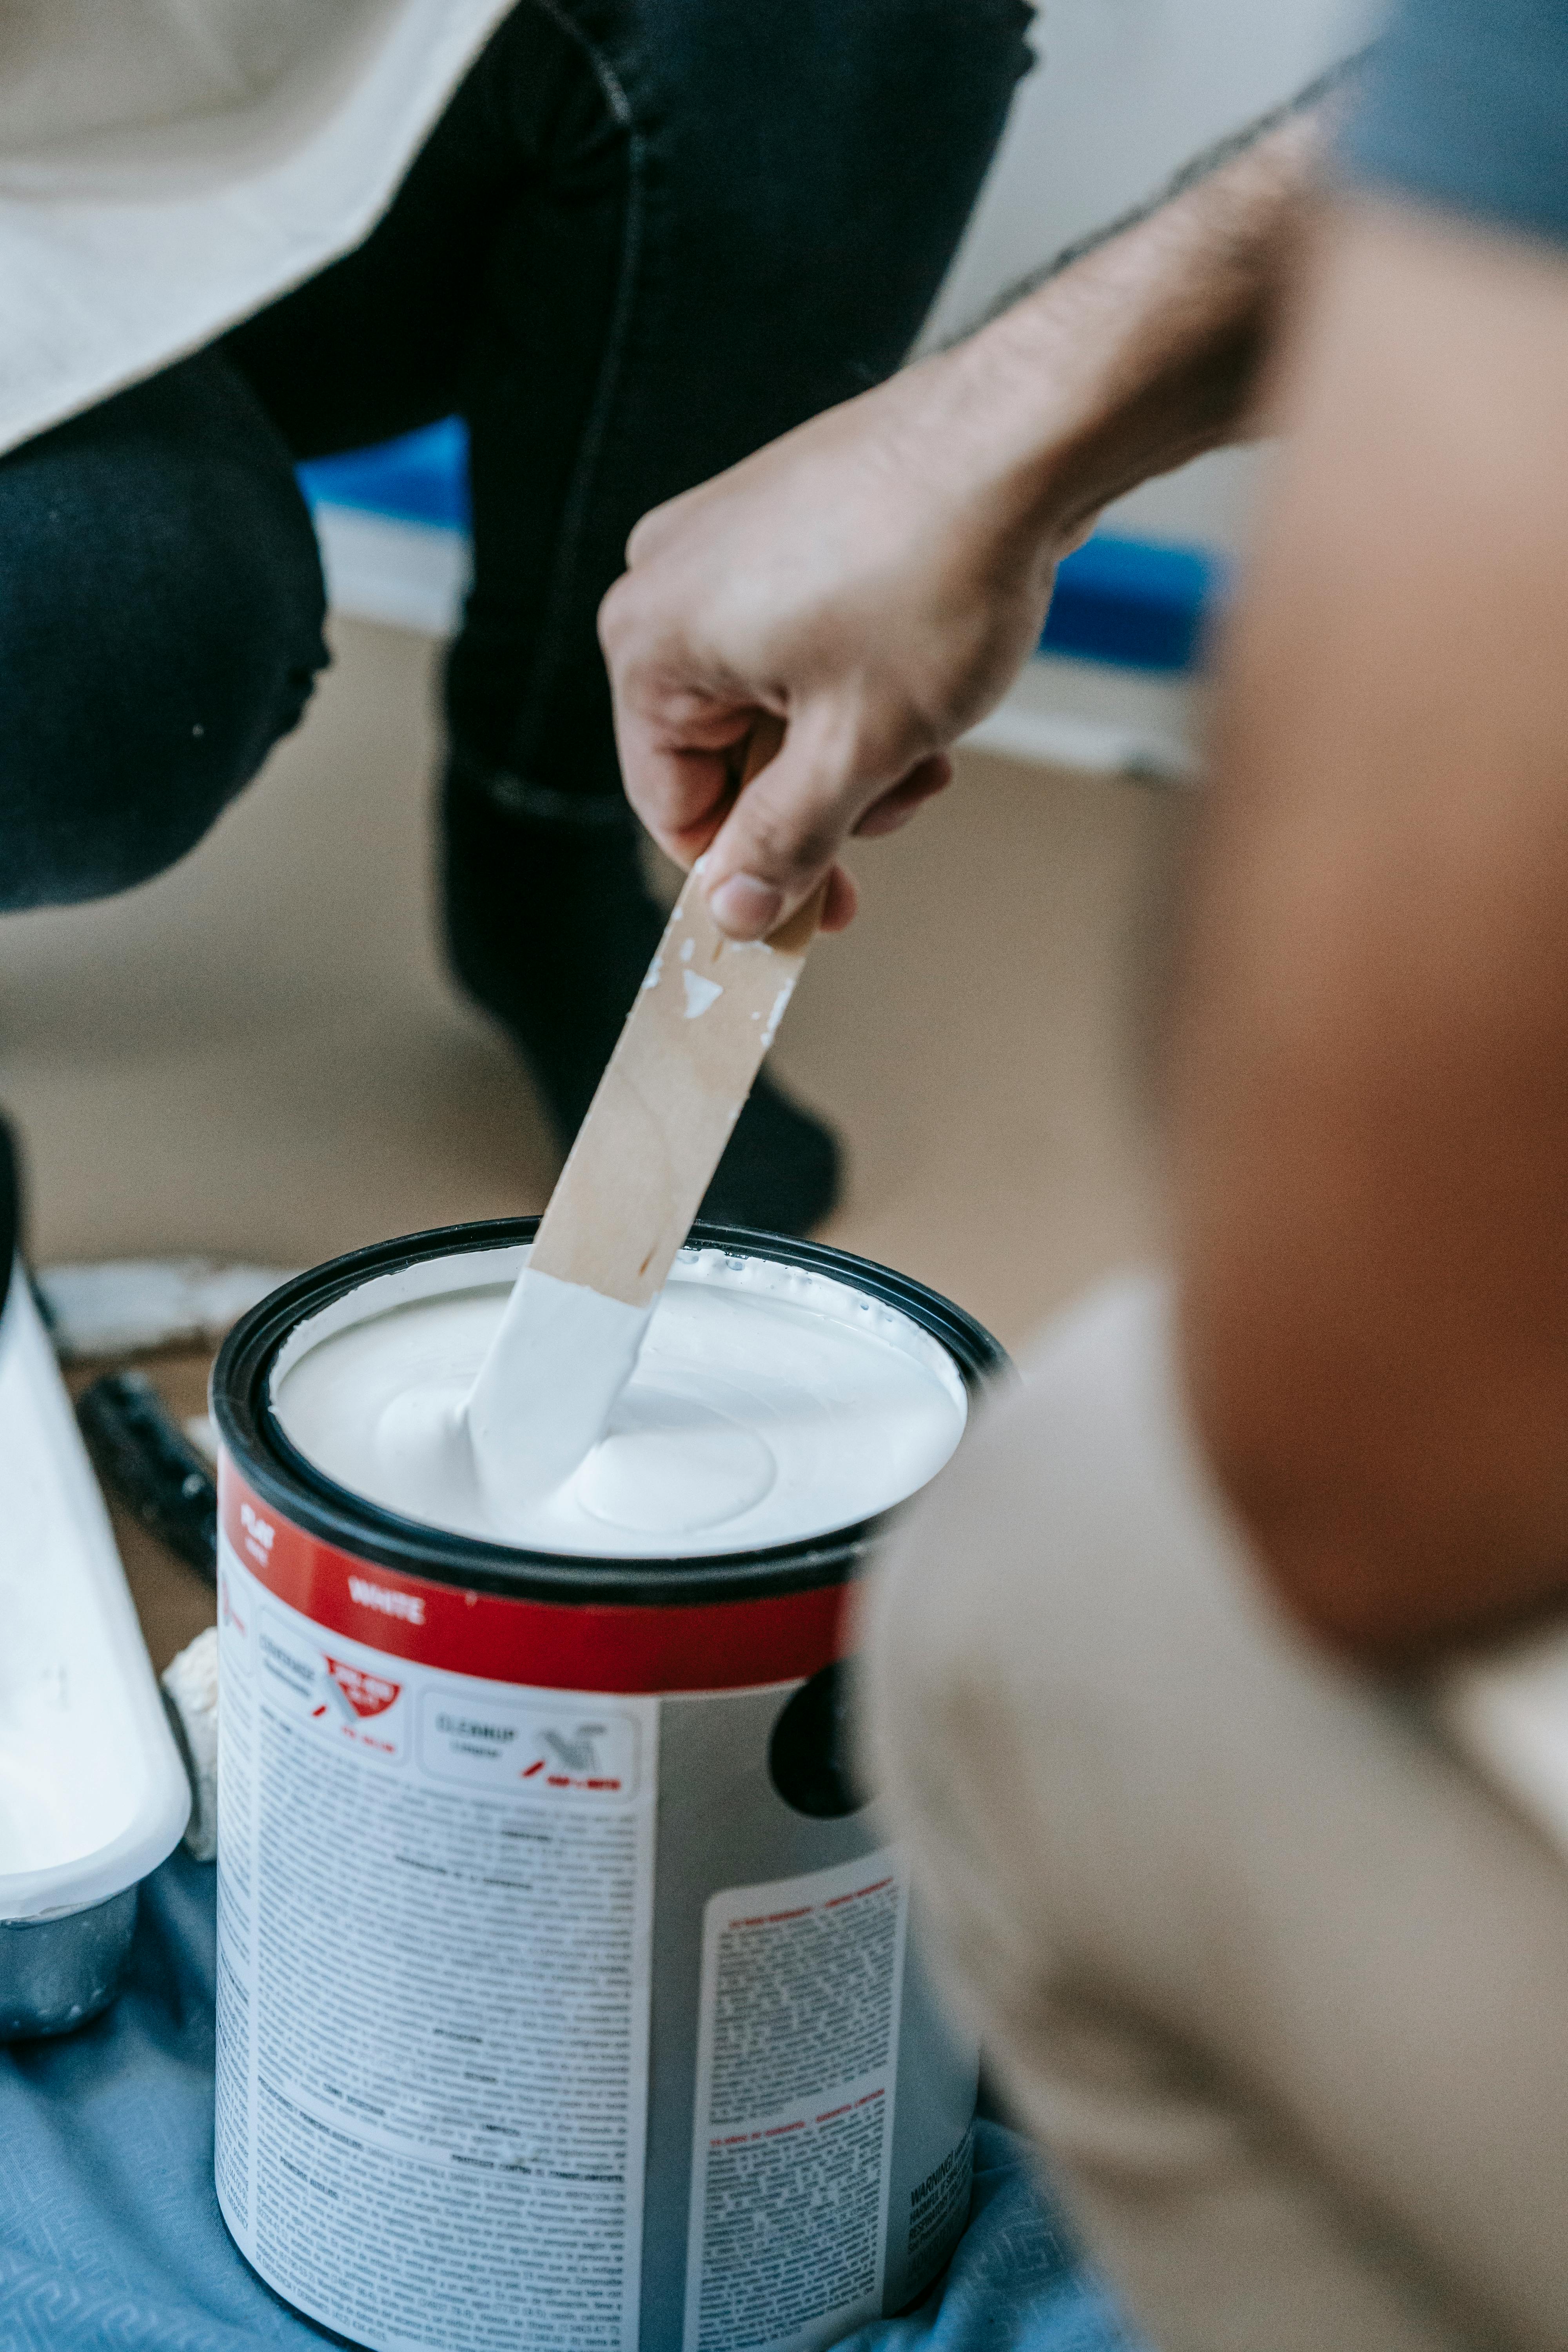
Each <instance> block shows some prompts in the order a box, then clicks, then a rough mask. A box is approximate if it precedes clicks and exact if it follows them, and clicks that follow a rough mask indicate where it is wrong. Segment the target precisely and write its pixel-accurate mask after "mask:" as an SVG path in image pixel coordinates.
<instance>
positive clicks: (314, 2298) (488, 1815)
mask: <svg viewBox="0 0 1568 2352" xmlns="http://www.w3.org/2000/svg"><path fill="white" fill-rule="evenodd" d="M220 1573H221V1592H220V1605H219V1616H220V1621H221V1626H222V1632H221V1641H222V1643H223V1647H224V1662H223V1663H224V1675H223V1701H222V1706H221V1708H220V1713H219V1724H220V1752H219V1766H218V1789H219V1848H218V1863H219V1877H218V2107H217V2182H218V2199H219V2202H220V2204H221V2206H222V2208H223V2213H224V2218H225V2220H226V2222H227V2224H228V2227H229V2229H230V2230H231V2231H232V2232H233V2234H234V2236H235V2238H236V2240H237V2242H238V2244H239V2246H240V2248H241V2250H242V2252H244V2253H245V2254H246V2255H247V2258H248V2259H249V2260H250V2261H251V2262H252V2263H254V2264H255V2266H256V2268H257V2269H258V2271H259V2272H260V2273H261V2275H262V2276H263V2278H265V2279H266V2280H267V2282H268V2284H269V2285H270V2286H272V2287H274V2288H276V2289H277V2291H278V2292H279V2294H282V2295H283V2296H285V2297H286V2299H287V2300H288V2301H289V2303H291V2304H293V2305H295V2306H296V2307H297V2308H298V2309H299V2310H300V2311H302V2312H304V2313H305V2314H306V2315H307V2316H308V2317H309V2318H311V2319H314V2320H317V2321H320V2322H321V2324H322V2325H323V2326H327V2327H329V2328H332V2329H335V2330H336V2331H337V2332H338V2333H339V2334H340V2335H342V2336H348V2337H350V2338H351V2339H352V2340H353V2342H355V2343H358V2344H363V2345H368V2346H371V2347H374V2352H494V2347H497V2346H500V2345H505V2346H506V2347H508V2352H563V2347H568V2346H569V2347H571V2352H636V2347H637V2323H638V2301H639V2284H640V2272H641V2260H642V2241H641V2217H642V2204H643V2172H644V2142H645V2137H646V2129H647V2034H648V1980H649V1970H648V1951H649V1946H650V1938H651V1932H652V1910H653V1853H654V1822H655V1812H654V1807H655V1795H656V1778H657V1775H656V1767H657V1739H658V1706H657V1702H655V1701H653V1700H649V1699H644V1698H637V1697H626V1696H613V1697H605V1696H595V1694H593V1693H587V1694H584V1693H579V1692H574V1691H552V1690H521V1689H519V1688H518V1687H516V1686H515V1685H508V1684H497V1683H492V1682H489V1681H485V1680H482V1679H480V1678H479V1677H478V1676H470V1675H454V1674H450V1673H446V1672H437V1671H435V1670H433V1669H431V1668H428V1667H426V1666H422V1665H419V1664H416V1663H414V1662H412V1661H410V1660H409V1659H406V1658H398V1657H393V1656H389V1655H387V1654H384V1653H381V1652H378V1651H375V1650H372V1649H369V1648H367V1647H366V1646H365V1645H364V1644H363V1643H360V1642H356V1641H354V1640H353V1639H351V1638H350V1637H349V1636H347V1635H343V1634H337V1633H328V1632H325V1631H323V1630H322V1629H321V1628H319V1627H317V1626H314V1625H312V1624H311V1623H310V1621H309V1620H308V1619H306V1618H304V1617H302V1616H300V1614H299V1613H298V1612H296V1611H295V1610H292V1609H289V1608H288V1607H286V1606H285V1605H284V1603H282V1602H281V1601H278V1600H276V1599H275V1598H274V1597H273V1596H272V1595H271V1594H269V1593H268V1592H266V1591H263V1589H262V1588H261V1586H260V1585H259V1584H258V1582H257V1581H256V1580H254V1579H253V1578H252V1577H251V1576H250V1575H249V1574H248V1573H247V1570H245V1569H244V1568H243V1567H242V1566H241V1565H240V1563H239V1560H238V1559H237V1557H236V1554H235V1552H234V1551H233V1549H231V1548H230V1547H229V1546H228V1545H227V1544H224V1545H222V1546H221V1547H220ZM263 1824H265V1830H264V1829H263Z"/></svg>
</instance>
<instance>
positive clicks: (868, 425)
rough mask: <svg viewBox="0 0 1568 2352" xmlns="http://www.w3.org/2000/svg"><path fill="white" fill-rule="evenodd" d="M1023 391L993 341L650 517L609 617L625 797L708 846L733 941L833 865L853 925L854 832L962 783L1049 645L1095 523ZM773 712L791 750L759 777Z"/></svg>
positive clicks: (931, 364)
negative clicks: (1055, 471)
mask: <svg viewBox="0 0 1568 2352" xmlns="http://www.w3.org/2000/svg"><path fill="white" fill-rule="evenodd" d="M1009 394H1010V386H1009V384H1008V383H1007V380H1006V375H1005V368H1004V367H1003V365H1002V364H1001V362H1000V361H999V359H998V357H997V355H996V353H995V352H994V350H993V349H992V348H991V347H990V346H989V345H987V343H986V341H985V338H984V337H980V338H976V339H975V341H973V343H971V344H968V345H964V346H962V347H960V349H959V350H957V351H953V352H944V353H942V354H941V355H940V356H938V357H937V358H935V359H931V360H927V361H924V362H921V363H920V364H918V365H917V366H914V367H910V368H908V369H906V370H905V371H904V372H903V373H901V374H900V375H898V376H895V377H894V378H892V379H891V380H890V381H889V383H884V384H881V385H879V386H878V387H877V388H876V390H874V391H872V392H869V393H866V394H862V395H861V396H860V397H859V398H858V399H856V400H852V401H848V402H846V403H845V404H844V405H843V406H841V407H838V408H835V409H830V410H828V411H827V412H826V414H825V415H821V416H817V417H815V418H813V419H812V420H811V421H810V422H809V423H808V424H806V425H801V426H799V427H798V428H797V429H796V430H795V432H793V433H789V434H786V435H785V436H784V437H783V438H782V439H781V440H778V441H775V442H773V443H772V444H771V445H770V446H768V447H766V448H764V449H761V450H759V451H758V452H757V453H756V454H755V455H754V456H753V457H748V458H746V459H745V460H744V461H743V462H742V464H740V465H738V466H734V467H731V469H730V470H729V472H728V473H724V474H721V475H719V476H718V477H717V478H715V479H714V480H712V481H710V482H705V483H703V484H702V485H701V486H700V488H696V489H694V490H689V491H688V492H686V493H685V495H684V496H682V497H680V498H677V499H671V500H670V501H669V502H668V504H667V505H665V506H662V507H658V508H656V509H654V511H653V512H652V513H651V514H648V515H645V516H644V518H643V520H641V522H639V523H638V525H637V529H636V530H635V531H634V532H633V533H632V537H631V541H630V544H629V547H628V550H627V562H628V566H629V568H628V570H627V571H626V573H625V574H624V576H623V577H622V578H621V579H620V580H619V581H618V582H617V583H616V585H615V587H613V588H612V589H611V591H610V593H609V594H608V595H607V596H606V598H605V603H604V605H603V607H602V608H601V613H600V623H599V626H600V635H601V638H602V641H603V644H604V647H605V656H606V660H607V662H608V665H609V672H610V680H611V687H612V690H613V693H614V697H615V706H616V735H617V738H618V740H619V744H620V752H621V762H622V769H623V772H624V774H625V778H626V791H627V793H628V795H629V797H630V799H631V802H632V804H633V806H634V807H635V808H636V809H637V814H638V815H639V816H640V817H641V818H642V820H643V822H644V824H647V827H648V830H649V831H650V832H651V833H652V834H653V835H654V837H655V839H656V840H657V841H658V843H659V844H660V845H661V847H663V848H664V849H665V850H667V851H668V854H669V855H670V856H672V857H674V858H675V859H676V860H677V861H678V862H679V864H681V865H684V866H689V865H690V864H691V863H692V862H693V861H694V859H695V858H696V857H697V856H699V855H701V854H702V853H704V852H705V853H706V863H705V877H706V884H707V893H708V898H709V903H710V907H711V908H712V910H713V913H714V916H715V919H717V921H718V922H719V923H720V925H721V928H722V929H725V930H727V931H729V932H730V933H731V935H732V936H733V937H735V938H737V939H755V938H761V937H763V936H765V935H766V934H767V933H768V932H770V931H772V930H773V929H775V928H776V926H777V925H778V924H779V923H780V922H782V921H783V920H784V919H785V918H786V917H787V916H789V915H790V914H791V913H792V912H793V911H794V910H795V908H796V907H798V906H799V905H800V904H801V903H802V902H803V901H804V900H805V898H808V897H809V896H810V894H811V893H812V892H813V891H814V890H815V889H816V887H818V885H819V884H820V883H821V882H822V881H823V880H824V878H825V877H826V880H827V895H826V904H825V908H824V913H823V928H824V929H828V930H835V929H842V927H843V926H844V925H845V924H846V923H847V922H848V921H849V920H850V919H851V917H852V916H853V914H854V911H855V887H854V884H853V883H852V882H851V880H850V878H849V877H848V876H847V874H846V873H845V872H844V870H843V868H842V867H840V866H837V864H836V862H835V861H836V857H837V852H838V850H839V848H840V847H841V846H842V845H843V843H844V841H845V839H846V837H847V835H850V834H858V835H862V836H866V835H879V834H886V833H891V832H893V831H895V830H896V829H897V828H898V827H899V826H900V825H901V824H905V823H906V822H907V821H908V819H909V818H910V816H911V815H912V814H914V812H915V810H916V809H917V808H918V807H919V806H920V804H921V802H922V801H925V800H927V799H929V798H930V797H931V794H932V793H937V792H940V791H941V790H942V787H943V785H945V784H946V783H947V782H948V781H949V779H950V776H951V773H952V769H951V763H950V761H949V760H948V757H947V753H948V749H949V747H950V746H951V744H952V742H953V741H954V740H955V739H956V738H957V737H958V736H959V735H961V734H963V732H964V730H966V729H967V728H969V727H971V726H973V724H974V722H975V721H976V719H980V718H981V717H982V716H983V715H984V712H985V711H986V710H987V709H990V708H991V706H992V705H993V704H994V702H995V701H997V700H998V699H999V698H1000V697H1001V695H1002V694H1003V692H1004V691H1005V688H1006V687H1007V685H1008V683H1009V681H1010V680H1011V678H1012V677H1013V675H1014V673H1015V672H1016V669H1017V668H1018V667H1019V666H1020V664H1021V663H1022V662H1023V661H1024V660H1025V659H1026V657H1027V656H1028V654H1029V653H1030V652H1031V650H1032V648H1033V646H1034V645H1035V643H1036V640H1037V637H1038V635H1039V632H1040V628H1041V625H1042V623H1043V621H1044V618H1045V613H1046V607H1047V603H1048V601H1049V596H1050V586H1051V580H1052V575H1053V572H1054V567H1055V562H1056V560H1057V558H1058V556H1059V555H1060V554H1061V553H1062V552H1064V551H1065V549H1066V547H1067V546H1068V544H1070V543H1071V542H1072V540H1073V539H1074V538H1076V537H1078V536H1081V533H1082V530H1083V529H1084V528H1086V527H1087V517H1085V516H1083V515H1082V514H1081V513H1080V514H1079V516H1077V517H1076V518H1075V519H1074V520H1073V522H1072V525H1071V527H1070V529H1068V530H1065V531H1064V529H1063V528H1062V525H1061V519H1060V518H1059V517H1057V518H1051V517H1049V516H1048V515H1047V514H1046V513H1044V512H1043V502H1042V499H1041V497H1040V495H1039V487H1038V484H1039V476H1040V471H1041V468H1040V467H1039V464H1038V460H1037V452H1036V448H1035V446H1032V445H1033V443H1034V442H1035V440H1036V439H1037V425H1032V431H1031V434H1030V436H1028V439H1029V442H1030V444H1031V446H1028V447H1027V448H1026V446H1025V439H1026V436H1023V435H1022V434H1014V433H1013V432H1011V431H1010V430H1009V416H1008V409H1009ZM1030 405H1031V407H1032V409H1033V411H1034V412H1035V414H1036V417H1037V412H1038V408H1039V397H1038V389H1037V385H1036V386H1033V387H1031V393H1030ZM1048 503H1049V502H1048V501H1045V502H1044V505H1045V506H1047V507H1048ZM1053 521H1054V522H1055V524H1056V527H1055V528H1053ZM764 712H772V713H773V714H774V715H775V716H776V717H777V718H778V719H782V720H783V721H784V742H783V746H782V748H781V750H780V751H778V753H777V754H776V756H775V757H774V758H773V761H771V762H770V763H769V765H768V766H767V767H766V768H765V769H763V772H761V774H760V775H758V777H757V778H756V779H755V781H754V782H752V783H750V784H748V785H747V786H746V788H745V790H744V791H743V792H742V791H741V790H740V788H739V783H738V776H739V768H740V758H741V754H742V751H743V748H744V744H745V741H746V739H747V737H748V736H749V735H750V733H751V730H752V727H753V726H754V724H755V723H756V720H757V719H758V717H759V715H760V714H762V713H764Z"/></svg>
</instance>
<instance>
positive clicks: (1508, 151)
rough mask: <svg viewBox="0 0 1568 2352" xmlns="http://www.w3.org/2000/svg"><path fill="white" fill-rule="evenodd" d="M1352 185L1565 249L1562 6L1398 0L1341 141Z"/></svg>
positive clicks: (1566, 37)
mask: <svg viewBox="0 0 1568 2352" xmlns="http://www.w3.org/2000/svg"><path fill="white" fill-rule="evenodd" d="M1341 164H1342V171H1343V173H1344V174H1345V176H1346V177H1347V178H1348V179H1349V180H1350V181H1351V182H1352V184H1359V185H1360V186H1363V187H1364V188H1366V189H1368V190H1370V191H1374V192H1380V193H1383V194H1389V195H1394V196H1396V197H1406V198H1413V199H1414V200H1415V202H1417V203H1419V204H1425V205H1434V206H1436V207H1437V208H1439V209H1440V210H1442V211H1446V212H1451V213H1456V214H1459V215H1465V216H1468V217H1469V218H1471V219H1474V220H1477V221H1479V222H1482V223H1485V224H1488V225H1489V226H1493V227H1496V228H1501V229H1504V230H1516V231H1520V232H1521V233H1523V234H1524V235H1526V236H1534V237H1540V238H1542V239H1545V240H1546V241H1548V242H1549V243H1551V244H1553V245H1563V244H1568V12H1565V11H1564V10H1563V7H1562V5H1560V0H1400V5H1397V6H1396V7H1395V8H1394V11H1393V14H1392V16H1391V17H1390V20H1389V23H1388V25H1387V26H1386V28H1385V30H1384V36H1383V38H1382V39H1381V40H1380V41H1379V43H1378V45H1377V47H1376V48H1375V49H1374V50H1373V53H1372V56H1371V58H1369V60H1368V63H1367V68H1366V71H1365V74H1364V75H1363V79H1362V84H1361V88H1360V91H1359V93H1358V101H1357V104H1356V106H1355V109H1354V110H1353V112H1352V114H1351V115H1350V117H1349V119H1348V121H1347V122H1346V125H1345V130H1344V133H1343V137H1342V148H1341Z"/></svg>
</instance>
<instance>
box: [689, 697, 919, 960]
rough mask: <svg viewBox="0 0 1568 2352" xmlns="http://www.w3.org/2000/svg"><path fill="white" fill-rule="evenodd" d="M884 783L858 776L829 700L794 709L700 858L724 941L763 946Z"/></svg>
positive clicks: (850, 733) (847, 734) (849, 740)
mask: <svg viewBox="0 0 1568 2352" xmlns="http://www.w3.org/2000/svg"><path fill="white" fill-rule="evenodd" d="M885 782H886V779H884V778H883V777H882V776H880V775H879V774H874V775H873V774H866V773H864V772H862V771H861V769H860V766H859V763H858V760H857V757H856V735H855V730H854V729H853V727H851V726H849V725H847V724H846V722H845V720H844V718H843V716H842V714H841V713H840V712H838V711H837V710H836V709H832V708H831V707H830V706H827V705H826V704H817V705H815V706H808V707H807V708H806V709H803V710H801V711H799V712H798V713H793V714H792V715H791V717H790V719H789V721H788V725H787V728H786V731H785V733H784V742H783V745H782V747H781V748H780V749H779V751H776V752H775V753H774V755H773V758H772V759H771V760H769V761H768V763H767V765H766V766H765V767H763V768H762V769H760V770H759V771H758V772H755V773H754V774H750V775H749V777H748V781H747V782H746V783H745V784H744V786H743V787H742V791H741V793H740V794H739V796H738V797H737V799H736V802H735V805H734V807H733V808H732V809H731V812H730V814H729V815H728V816H727V817H726V818H725V820H724V823H723V824H721V826H720V828H719V831H718V832H717V834H715V835H714V837H713V839H712V841H711V842H710V844H709V846H708V851H707V854H706V856H704V858H703V860H702V877H703V895H704V897H705V898H706V899H707V901H708V906H709V910H710V913H711V915H712V917H713V919H714V921H715V922H716V923H717V924H718V926H719V928H720V929H721V930H722V931H727V932H728V933H729V935H730V937H731V939H736V940H761V939H765V938H766V937H767V935H768V933H769V932H770V931H773V930H776V929H777V928H778V926H779V924H780V923H782V922H784V921H786V920H787V919H788V918H789V917H790V916H791V915H793V914H794V912H795V908H797V907H799V906H801V905H803V904H804V902H805V900H806V899H807V898H810V896H811V894H812V892H813V891H814V890H815V889H816V887H817V885H818V884H819V883H821V882H823V881H825V880H826V877H827V876H828V874H829V873H830V872H831V871H832V868H833V865H834V861H835V859H836V857H837V854H838V851H839V849H840V848H841V847H842V845H843V844H844V841H845V839H846V837H847V835H848V834H849V833H850V831H851V830H852V828H853V827H854V824H855V823H856V821H857V819H858V817H859V816H860V815H861V814H862V812H863V811H864V810H865V809H867V808H868V807H869V805H870V803H872V802H873V801H874V800H876V799H877V797H878V796H879V793H881V792H882V790H883V789H884V785H885Z"/></svg>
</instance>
